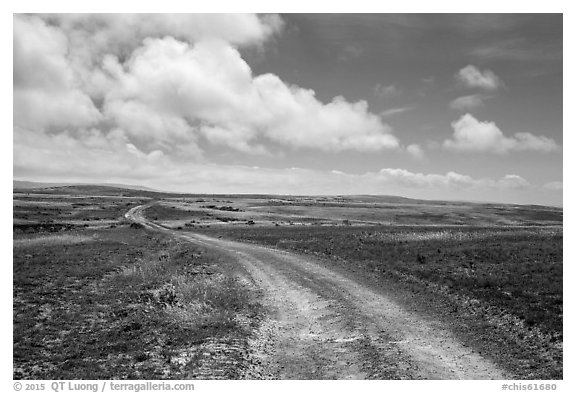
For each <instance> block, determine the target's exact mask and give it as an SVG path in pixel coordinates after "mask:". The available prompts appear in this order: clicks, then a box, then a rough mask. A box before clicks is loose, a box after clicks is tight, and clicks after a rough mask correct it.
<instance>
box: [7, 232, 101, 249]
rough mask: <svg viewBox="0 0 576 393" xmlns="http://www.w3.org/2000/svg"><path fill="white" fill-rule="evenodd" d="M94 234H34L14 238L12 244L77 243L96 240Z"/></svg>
mask: <svg viewBox="0 0 576 393" xmlns="http://www.w3.org/2000/svg"><path fill="white" fill-rule="evenodd" d="M97 241H98V237H97V236H96V235H82V234H54V235H46V236H34V237H28V238H20V239H14V241H13V246H14V247H15V248H26V247H31V246H50V245H58V244H79V243H91V242H97Z"/></svg>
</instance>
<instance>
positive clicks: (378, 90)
mask: <svg viewBox="0 0 576 393" xmlns="http://www.w3.org/2000/svg"><path fill="white" fill-rule="evenodd" d="M373 90H374V96H375V97H377V98H383V99H389V98H392V97H396V96H397V95H399V94H400V93H401V92H402V91H401V90H400V88H399V87H398V86H396V85H395V84H392V85H383V84H380V83H378V84H376V86H374V89H373Z"/></svg>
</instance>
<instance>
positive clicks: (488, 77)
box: [456, 65, 503, 91]
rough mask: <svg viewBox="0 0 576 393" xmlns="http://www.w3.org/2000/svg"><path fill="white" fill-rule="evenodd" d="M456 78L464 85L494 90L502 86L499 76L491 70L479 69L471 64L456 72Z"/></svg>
mask: <svg viewBox="0 0 576 393" xmlns="http://www.w3.org/2000/svg"><path fill="white" fill-rule="evenodd" d="M456 79H457V80H458V81H459V82H461V83H462V84H463V85H464V86H466V87H471V88H480V89H483V90H487V91H495V90H498V89H499V88H500V87H502V86H503V83H502V81H501V80H500V78H499V77H498V76H497V75H496V74H495V73H494V72H492V71H491V70H484V71H481V70H479V69H478V68H476V67H475V66H473V65H467V66H466V67H464V68H462V69H461V70H460V71H458V73H457V74H456Z"/></svg>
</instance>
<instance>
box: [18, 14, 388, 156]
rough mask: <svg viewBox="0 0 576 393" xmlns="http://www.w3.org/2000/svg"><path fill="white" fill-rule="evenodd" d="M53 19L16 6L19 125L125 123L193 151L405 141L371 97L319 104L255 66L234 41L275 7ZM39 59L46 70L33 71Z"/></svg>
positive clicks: (272, 27)
mask: <svg viewBox="0 0 576 393" xmlns="http://www.w3.org/2000/svg"><path fill="white" fill-rule="evenodd" d="M46 18H47V19H48V20H50V23H52V25H49V24H47V23H46V21H44V20H42V19H41V18H39V17H37V16H30V17H28V16H19V15H17V16H15V59H16V60H15V65H14V67H15V76H14V84H15V94H14V104H15V105H14V106H15V118H16V122H15V124H16V125H18V126H20V127H23V128H26V129H29V130H41V129H45V128H47V127H51V126H55V127H60V131H64V130H67V129H70V128H74V129H82V128H87V127H93V126H94V127H100V128H101V130H102V131H103V132H107V131H109V130H110V129H114V128H118V129H120V130H122V132H124V135H125V136H126V137H127V138H128V139H129V140H130V143H132V144H133V145H134V146H135V147H137V148H138V149H140V150H142V151H145V152H151V151H154V150H160V151H163V152H165V153H168V152H170V153H173V152H175V151H179V152H180V153H181V154H183V155H186V154H189V155H190V157H198V156H201V153H202V151H201V149H200V147H199V146H200V144H201V143H208V144H213V145H222V146H226V147H227V148H231V149H235V150H237V151H241V152H250V153H266V152H267V149H266V147H265V146H264V145H263V142H262V141H268V142H269V143H274V144H277V145H280V146H288V147H294V148H310V149H320V150H325V151H342V150H359V151H378V150H382V149H396V148H398V146H399V143H398V140H397V138H396V137H395V136H394V135H392V133H391V129H390V127H389V126H388V125H386V124H384V123H383V122H382V121H381V119H380V118H379V117H378V116H377V115H374V114H372V113H370V112H369V110H368V104H367V103H366V102H365V101H359V102H348V101H346V100H345V99H344V98H343V97H335V98H334V99H333V100H332V101H330V102H327V103H323V102H321V101H319V100H318V99H317V98H316V97H315V93H314V91H313V90H309V89H304V88H301V87H298V86H295V85H290V84H287V83H285V82H284V81H282V80H280V78H278V77H277V76H276V75H274V74H263V75H258V76H255V75H253V73H252V70H251V68H250V66H249V65H248V64H247V63H246V62H245V61H244V60H243V59H242V56H241V54H240V52H239V51H238V49H237V48H236V46H235V45H245V44H250V43H259V42H261V41H262V40H264V39H266V38H267V37H268V36H269V35H271V34H273V33H274V32H275V31H277V30H278V29H279V28H281V24H282V22H281V19H279V18H278V17H275V16H267V17H262V18H258V17H257V16H254V15H232V16H228V15H212V16H206V15H201V16H198V15H98V14H96V15H54V16H47V17H46ZM168 33H170V34H171V35H172V36H166V37H164V35H165V34H168ZM155 36H161V37H162V38H154V37H155ZM175 37H176V38H175ZM79 42H81V43H82V45H80V44H79ZM25 44H26V45H25ZM36 64H40V65H41V67H39V68H36V69H37V70H39V71H37V72H40V73H41V75H36V74H34V72H32V71H31V72H28V70H33V69H35V66H36ZM46 76H48V77H49V78H46ZM47 80H48V81H47ZM94 102H97V103H98V108H97V107H96V106H95V104H94ZM96 122H99V124H95V123H96ZM183 146H186V149H183Z"/></svg>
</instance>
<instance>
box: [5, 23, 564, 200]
mask: <svg viewBox="0 0 576 393" xmlns="http://www.w3.org/2000/svg"><path fill="white" fill-rule="evenodd" d="M13 22H14V23H13V26H14V27H13V29H14V35H13V177H14V179H18V180H32V181H49V182H98V183H102V182H110V183H126V184H138V185H144V186H148V187H152V188H155V189H160V190H169V191H178V192H190V193H267V194H298V195H303V194H315V195H325V194H332V195H342V194H382V195H400V196H406V197H413V198H424V199H445V200H468V201H488V202H505V203H520V204H527V203H535V204H544V205H562V190H563V175H562V160H563V153H562V151H563V148H562V146H563V125H562V115H563V113H562V110H563V109H562V108H563V102H562V93H563V75H562V62H563V53H562V46H563V37H562V30H563V20H562V15H561V14H424V15H419V14H335V15H329V14H282V15H273V14H266V15H263V14H260V15H255V14H172V15H171V14H140V15H129V14H65V15H60V14H48V15H23V14H15V15H14V19H13Z"/></svg>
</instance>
